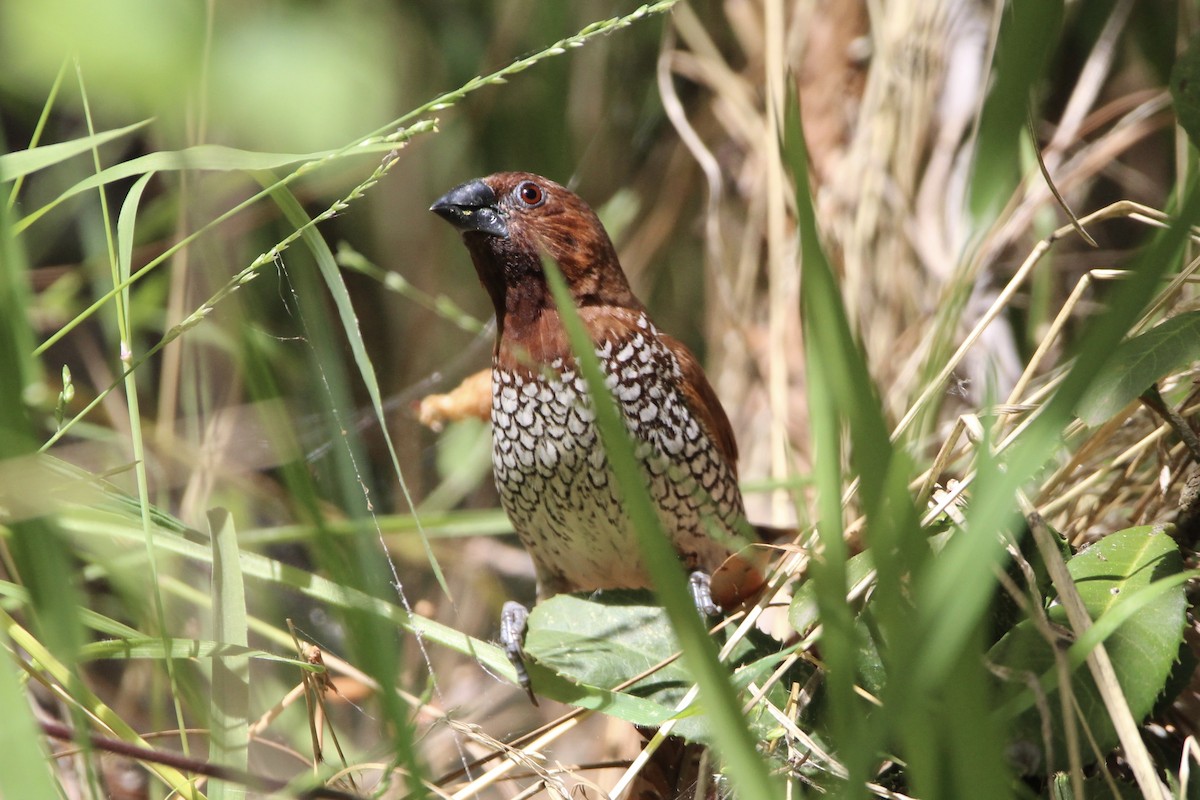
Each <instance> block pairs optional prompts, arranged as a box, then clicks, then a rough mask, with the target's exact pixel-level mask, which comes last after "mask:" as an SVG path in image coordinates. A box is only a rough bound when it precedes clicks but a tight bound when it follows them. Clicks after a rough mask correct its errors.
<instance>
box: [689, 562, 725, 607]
mask: <svg viewBox="0 0 1200 800" xmlns="http://www.w3.org/2000/svg"><path fill="white" fill-rule="evenodd" d="M711 584H712V579H711V578H709V575H708V573H707V572H701V571H700V570H696V571H695V572H693V573H692V574H691V575H689V576H688V588H689V589H691V590H692V601H693V602H694V603H695V604H696V609H697V610H698V611H699V612H700V616H702V617H715V616H716V615H717V614H720V613H721V609H720V608H718V607H717V604H716V603H714V602H713V598H712V585H711Z"/></svg>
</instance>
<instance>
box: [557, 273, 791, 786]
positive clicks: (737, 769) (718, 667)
mask: <svg viewBox="0 0 1200 800" xmlns="http://www.w3.org/2000/svg"><path fill="white" fill-rule="evenodd" d="M542 268H543V270H544V271H545V274H546V282H547V283H548V284H549V286H550V291H551V293H552V294H553V296H554V302H555V304H556V305H557V306H558V311H559V314H560V316H561V317H562V322H563V328H564V329H565V330H566V332H567V337H568V339H569V340H570V342H571V349H572V350H573V351H574V352H575V357H576V359H577V361H578V363H579V370H580V373H581V374H582V375H583V377H584V379H585V380H586V381H587V384H588V393H589V395H590V396H591V398H592V404H593V407H594V408H595V413H596V426H597V427H598V428H599V429H600V435H601V439H602V441H603V442H604V450H605V453H606V454H607V455H608V460H609V464H611V465H612V470H613V473H614V475H615V476H616V480H617V486H618V487H619V489H620V495H621V499H622V501H623V503H624V507H625V512H626V513H627V514H628V515H629V518H630V520H631V521H632V523H633V527H634V529H635V530H636V531H637V533H638V544H639V545H640V546H641V550H642V558H643V559H645V561H646V566H647V568H648V570H649V572H650V574H651V575H652V576H653V577H654V592H655V595H656V596H657V597H658V599H659V601H660V602H661V603H662V606H663V608H664V609H665V610H666V612H667V616H668V618H669V619H670V620H671V627H672V628H674V629H675V635H676V636H677V637H678V639H679V642H680V644H681V646H682V648H683V657H684V659H685V660H686V662H687V664H688V666H689V668H690V669H691V672H692V674H693V675H694V676H695V678H696V683H697V685H698V686H699V687H700V701H701V704H702V705H703V708H704V710H705V713H707V714H708V715H709V717H710V718H711V720H712V726H711V730H712V732H713V737H714V739H715V741H716V746H717V750H718V751H719V752H720V754H721V756H722V758H723V760H724V764H725V768H726V771H727V774H728V775H729V777H730V779H731V780H732V781H733V784H734V786H736V787H737V789H738V791H739V793H740V795H741V796H742V797H744V798H762V800H768V798H773V797H782V796H783V793H782V790H781V786H780V784H779V783H778V782H776V781H775V780H774V779H772V777H771V775H770V772H769V771H768V769H767V765H766V762H765V761H764V760H763V758H762V756H760V755H759V753H758V750H757V747H756V742H755V738H754V736H753V734H752V733H751V732H750V728H749V726H748V725H747V724H746V719H745V717H744V716H743V714H742V709H741V704H740V702H739V701H738V698H737V694H736V693H735V692H734V690H733V686H732V684H731V683H730V682H729V673H728V671H727V670H726V668H725V667H724V666H723V665H722V664H721V662H720V660H719V659H718V657H717V647H716V645H715V644H714V643H713V640H712V637H711V636H709V633H708V629H707V628H706V627H705V626H704V623H703V621H702V620H701V619H700V615H699V614H698V613H697V612H696V606H695V604H694V602H693V600H692V597H691V594H690V593H689V591H688V589H687V576H685V575H684V572H683V567H682V565H681V564H680V563H679V557H678V555H677V554H676V553H675V549H674V548H673V547H672V546H671V544H670V542H669V541H668V539H667V536H666V533H665V532H664V531H663V529H662V522H661V521H660V520H659V517H658V514H657V513H656V512H655V510H654V507H653V505H652V502H651V499H650V494H649V492H648V491H647V490H646V485H645V482H644V478H643V476H642V470H641V467H640V466H639V465H638V461H637V457H636V456H635V455H634V450H633V444H632V442H630V440H629V433H628V431H627V430H626V428H625V423H624V421H623V420H622V419H621V414H620V411H618V409H617V405H616V401H615V400H613V397H612V395H611V394H610V393H609V392H608V390H607V389H606V388H605V381H604V373H603V371H602V370H601V368H600V362H599V360H598V359H597V357H596V353H595V352H594V350H593V345H592V341H591V337H590V336H589V334H588V332H587V330H586V329H585V328H584V326H583V321H582V320H581V319H580V318H579V312H578V311H577V310H576V309H575V305H574V301H573V300H572V298H571V293H570V291H569V290H568V289H567V285H566V282H565V281H564V280H563V277H562V274H561V273H560V272H559V269H558V265H557V264H555V263H554V262H553V261H552V260H551V259H548V258H543V259H542Z"/></svg>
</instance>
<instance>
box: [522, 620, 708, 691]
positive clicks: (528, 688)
mask: <svg viewBox="0 0 1200 800" xmlns="http://www.w3.org/2000/svg"><path fill="white" fill-rule="evenodd" d="M710 602H711V600H710ZM528 623H529V609H527V608H526V607H525V606H523V605H521V604H520V603H518V602H516V601H515V600H509V601H508V602H506V603H505V604H504V608H503V609H502V610H501V611H500V646H501V647H503V648H504V655H506V656H508V660H509V662H510V663H511V664H512V665H513V669H515V670H516V671H517V683H519V684H521V688H522V689H524V690H525V691H526V693H528V695H529V700H530V702H532V703H533V704H534V705H535V706H536V705H537V704H538V701H537V697H535V696H534V694H533V687H532V686H530V684H529V671H528V670H527V669H525V650H524V643H525V628H526V627H527V625H528Z"/></svg>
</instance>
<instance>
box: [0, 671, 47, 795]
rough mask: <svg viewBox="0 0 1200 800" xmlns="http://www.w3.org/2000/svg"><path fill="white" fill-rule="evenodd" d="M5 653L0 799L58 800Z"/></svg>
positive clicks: (0, 687)
mask: <svg viewBox="0 0 1200 800" xmlns="http://www.w3.org/2000/svg"><path fill="white" fill-rule="evenodd" d="M5 650H6V652H4V653H0V715H3V719H4V724H3V725H0V797H47V798H49V797H58V796H59V792H58V787H57V786H56V785H55V781H54V778H53V777H52V775H51V772H50V768H49V762H48V757H47V754H46V752H45V750H44V749H43V748H42V737H41V731H40V730H38V726H37V723H36V722H35V721H34V719H33V713H32V709H31V708H30V705H29V698H28V696H26V694H25V691H24V689H23V687H22V685H21V682H20V678H19V673H18V671H17V669H16V667H15V666H14V665H13V662H12V659H11V658H10V653H9V652H7V648H5Z"/></svg>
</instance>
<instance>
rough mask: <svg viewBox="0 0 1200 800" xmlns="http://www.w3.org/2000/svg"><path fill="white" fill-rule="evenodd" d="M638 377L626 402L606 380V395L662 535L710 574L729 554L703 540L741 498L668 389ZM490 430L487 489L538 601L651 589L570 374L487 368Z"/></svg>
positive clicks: (728, 524) (737, 511) (580, 386)
mask: <svg viewBox="0 0 1200 800" xmlns="http://www.w3.org/2000/svg"><path fill="white" fill-rule="evenodd" d="M556 366H558V367H560V368H561V365H556ZM648 372H650V373H651V374H649V375H646V376H642V377H641V380H639V382H638V390H637V392H636V393H633V392H628V391H624V392H623V391H622V389H623V386H622V384H621V382H620V381H619V380H617V379H616V378H614V377H613V375H611V374H610V375H609V384H610V387H609V388H610V389H613V391H614V396H615V397H616V399H617V401H618V405H619V406H620V408H621V410H622V412H623V414H624V416H625V421H626V426H627V428H628V429H629V431H630V434H631V438H632V439H633V442H634V446H635V452H636V454H637V457H638V459H639V462H640V464H641V467H642V477H643V478H644V480H645V482H646V486H647V489H648V490H649V492H650V495H651V500H652V503H653V505H654V507H655V508H657V509H658V512H659V515H660V519H661V520H662V522H663V527H664V530H665V531H666V532H667V535H668V536H669V537H671V539H672V543H673V544H674V546H675V549H676V550H677V551H678V553H679V555H680V558H681V559H682V560H683V562H684V564H685V566H686V567H687V568H688V569H703V570H705V571H708V572H711V571H712V570H714V569H715V568H716V567H717V566H718V565H719V564H720V563H721V562H722V561H723V560H724V559H725V557H726V556H727V555H728V554H729V551H730V548H729V542H728V540H727V541H725V542H721V541H718V540H717V539H715V538H713V537H712V536H710V535H709V532H710V531H712V530H714V529H722V530H725V531H731V530H734V529H735V526H736V524H737V520H738V519H740V517H741V514H742V505H741V495H740V493H739V492H738V490H737V486H736V482H735V479H734V476H733V475H732V473H731V471H730V470H729V469H728V468H727V466H726V465H725V464H724V462H723V461H722V460H721V459H719V458H718V457H717V455H716V453H715V452H714V449H713V445H712V443H711V442H710V441H709V440H708V438H707V437H706V436H704V435H703V433H702V431H700V429H699V428H698V424H697V423H696V421H695V420H694V419H691V418H690V416H687V415H685V414H681V413H680V412H682V411H683V410H685V409H684V406H683V404H682V402H681V401H680V400H679V398H677V397H674V392H673V391H672V390H671V389H670V384H669V381H667V380H663V379H661V376H657V375H655V374H653V372H652V371H649V370H648ZM635 394H636V396H635ZM649 403H653V404H654V406H653V412H651V411H650V410H648V409H649V406H648V405H647V404H649ZM492 423H493V440H492V441H493V451H492V461H493V466H494V470H495V478H496V486H497V488H498V490H499V493H500V500H501V504H502V505H503V507H504V509H505V511H506V512H507V514H508V516H509V519H510V520H511V521H512V523H513V527H514V528H515V530H516V531H517V533H518V534H519V536H520V538H521V540H522V543H523V544H524V545H525V547H526V549H527V550H529V553H530V555H531V556H532V557H533V560H534V564H535V566H536V568H537V574H538V581H539V594H540V595H541V596H548V595H552V594H555V593H557V592H563V591H591V590H595V589H612V588H643V587H647V586H649V585H650V578H649V575H648V573H647V570H646V568H645V564H644V563H643V560H642V558H641V548H640V546H639V544H638V541H637V535H636V531H635V530H634V528H633V526H632V524H631V523H630V521H629V518H628V516H627V515H626V513H625V511H624V508H623V506H622V504H621V502H620V501H619V499H618V497H619V488H618V486H617V481H616V478H615V476H614V475H613V473H612V469H611V467H610V466H609V463H608V459H607V457H606V455H605V452H604V449H603V446H602V444H601V442H600V437H599V434H598V430H597V428H596V426H595V422H594V414H593V411H592V407H591V403H590V400H589V399H588V396H587V389H586V384H585V383H584V381H583V379H582V378H581V377H579V376H578V375H577V374H575V373H574V372H573V371H571V370H569V369H568V370H566V371H562V372H559V371H558V370H557V369H556V370H550V371H548V372H547V373H546V374H543V375H533V374H521V373H512V372H500V371H496V372H495V373H494V374H493V397H492ZM714 509H720V511H714Z"/></svg>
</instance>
